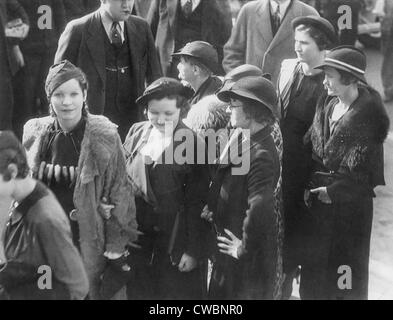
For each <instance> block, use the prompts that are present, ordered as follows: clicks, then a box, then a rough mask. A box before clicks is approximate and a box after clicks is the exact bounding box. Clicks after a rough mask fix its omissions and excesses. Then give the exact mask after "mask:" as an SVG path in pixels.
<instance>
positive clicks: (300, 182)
mask: <svg viewBox="0 0 393 320" xmlns="http://www.w3.org/2000/svg"><path fill="white" fill-rule="evenodd" d="M292 27H293V29H294V31H295V48H294V49H295V51H296V54H297V58H296V59H287V60H284V61H283V62H282V65H281V72H280V76H279V80H278V86H277V87H278V92H279V96H280V97H279V98H280V109H281V110H280V112H281V123H280V125H281V131H282V135H283V144H284V152H283V168H282V180H283V181H282V189H283V203H284V221H285V237H284V273H285V281H284V286H283V299H289V298H290V297H291V293H292V283H293V279H294V277H297V276H298V275H299V270H300V269H298V268H299V266H300V265H304V263H306V261H305V259H306V258H307V256H308V255H307V245H306V244H307V242H308V240H307V228H306V222H307V210H306V207H305V205H304V201H303V193H304V189H305V187H306V184H307V177H308V175H309V171H310V164H311V146H310V144H308V145H304V143H303V136H304V135H305V134H306V132H307V131H308V129H309V128H310V126H311V123H312V120H313V118H314V114H315V107H316V105H317V100H318V99H319V98H320V96H321V94H322V93H323V92H324V90H323V78H324V74H323V72H322V71H321V70H316V69H314V67H315V66H317V65H319V64H321V63H322V62H323V60H324V58H325V55H326V52H327V50H328V49H331V48H332V47H333V45H334V43H335V42H336V33H335V29H334V27H333V26H332V25H331V24H330V22H329V21H327V20H326V19H324V18H321V17H317V16H306V17H298V18H296V19H295V20H293V22H292Z"/></svg>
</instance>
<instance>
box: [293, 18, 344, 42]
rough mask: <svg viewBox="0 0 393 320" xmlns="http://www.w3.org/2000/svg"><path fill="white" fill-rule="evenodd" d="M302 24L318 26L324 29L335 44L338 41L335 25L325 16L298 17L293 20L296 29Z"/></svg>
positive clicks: (321, 29)
mask: <svg viewBox="0 0 393 320" xmlns="http://www.w3.org/2000/svg"><path fill="white" fill-rule="evenodd" d="M301 24H305V25H311V26H313V27H315V28H317V29H318V30H320V31H322V32H323V33H324V34H325V35H326V36H327V37H328V39H329V40H330V41H331V42H332V43H333V44H336V43H337V40H338V39H337V32H336V29H334V27H333V25H332V24H331V23H330V22H329V21H328V20H326V19H325V18H322V17H318V16H305V17H297V18H295V19H293V21H292V28H293V29H294V30H295V29H296V28H297V27H298V26H299V25H301Z"/></svg>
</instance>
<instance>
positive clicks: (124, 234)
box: [23, 61, 136, 299]
mask: <svg viewBox="0 0 393 320" xmlns="http://www.w3.org/2000/svg"><path fill="white" fill-rule="evenodd" d="M87 86H88V84H87V81H86V77H85V75H84V73H83V72H82V71H81V70H80V69H79V68H77V67H75V66H74V65H73V64H72V63H70V62H68V61H63V62H61V63H59V64H56V65H54V66H52V67H51V69H50V70H49V73H48V76H47V79H46V83H45V91H46V94H47V97H48V100H49V102H50V113H51V116H49V117H44V118H39V119H33V120H30V121H28V122H27V123H26V125H25V127H24V134H23V143H24V146H25V148H26V150H27V157H28V160H29V164H30V167H31V169H32V171H33V176H34V177H36V178H37V179H39V180H41V181H43V182H44V183H46V184H47V185H48V186H49V187H50V188H51V189H52V191H53V192H54V194H55V195H56V196H57V198H58V199H59V201H60V203H61V205H62V206H63V209H64V210H65V212H66V213H67V216H68V217H69V218H70V222H71V229H72V236H73V240H74V244H75V245H76V246H77V247H78V248H79V249H80V251H81V253H82V257H83V260H84V264H85V268H86V271H87V274H88V277H89V282H90V292H89V297H90V299H100V298H101V294H100V285H101V280H100V277H101V275H102V273H103V271H104V269H105V267H106V265H107V262H108V259H109V260H110V261H111V262H114V261H112V260H117V259H120V258H121V257H122V256H123V254H125V252H126V245H127V244H128V243H129V242H130V241H133V240H135V239H136V219H135V204H134V198H133V196H132V193H131V186H130V184H129V183H128V181H127V177H126V169H125V159H124V155H123V149H122V145H121V141H120V138H119V135H118V133H117V128H116V125H115V124H113V123H112V122H110V121H109V120H108V119H107V118H105V117H103V116H95V115H91V114H89V112H88V109H87V106H86V102H85V101H86V92H87ZM109 203H110V205H109ZM124 292H125V291H124Z"/></svg>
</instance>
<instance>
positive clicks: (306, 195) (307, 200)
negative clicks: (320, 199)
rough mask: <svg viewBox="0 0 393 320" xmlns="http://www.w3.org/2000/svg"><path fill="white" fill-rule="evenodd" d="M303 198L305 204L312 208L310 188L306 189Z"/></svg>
mask: <svg viewBox="0 0 393 320" xmlns="http://www.w3.org/2000/svg"><path fill="white" fill-rule="evenodd" d="M303 199H304V204H305V205H306V207H307V208H310V207H311V201H310V190H308V189H306V190H304V194H303Z"/></svg>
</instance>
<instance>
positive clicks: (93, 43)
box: [86, 10, 107, 83]
mask: <svg viewBox="0 0 393 320" xmlns="http://www.w3.org/2000/svg"><path fill="white" fill-rule="evenodd" d="M104 37H107V35H106V34H105V31H104V29H103V27H102V24H101V16H100V12H99V10H97V11H96V12H95V14H94V16H93V18H92V20H91V23H90V26H89V38H88V39H87V40H86V44H87V47H88V49H89V52H90V55H91V57H92V59H93V63H94V65H95V67H96V69H97V72H98V74H99V75H100V78H101V80H102V82H103V83H105V78H106V77H105V45H104V41H105V38H104Z"/></svg>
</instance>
